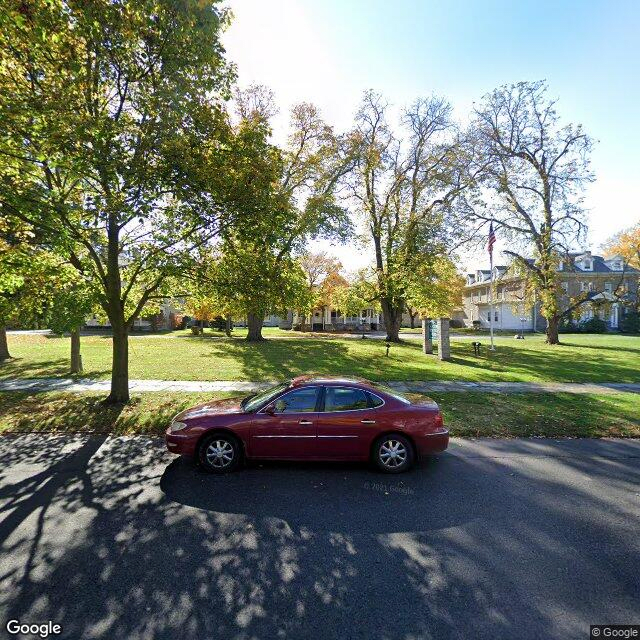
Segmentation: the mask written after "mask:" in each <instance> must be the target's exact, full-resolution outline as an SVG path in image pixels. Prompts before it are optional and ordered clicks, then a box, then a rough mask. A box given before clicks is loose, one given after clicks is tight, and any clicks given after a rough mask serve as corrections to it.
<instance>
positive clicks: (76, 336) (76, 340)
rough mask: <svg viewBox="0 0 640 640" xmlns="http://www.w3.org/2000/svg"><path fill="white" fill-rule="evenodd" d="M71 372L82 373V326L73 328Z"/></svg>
mask: <svg viewBox="0 0 640 640" xmlns="http://www.w3.org/2000/svg"><path fill="white" fill-rule="evenodd" d="M71 373H82V355H81V354H80V328H79V327H76V328H75V329H72V330H71Z"/></svg>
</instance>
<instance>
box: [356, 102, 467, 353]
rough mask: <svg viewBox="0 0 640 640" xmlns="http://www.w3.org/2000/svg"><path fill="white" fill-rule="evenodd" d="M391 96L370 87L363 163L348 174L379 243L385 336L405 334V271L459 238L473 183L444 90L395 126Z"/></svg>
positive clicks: (362, 125) (360, 143) (360, 133)
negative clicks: (461, 209) (460, 215)
mask: <svg viewBox="0 0 640 640" xmlns="http://www.w3.org/2000/svg"><path fill="white" fill-rule="evenodd" d="M388 110H389V107H388V104H387V103H386V102H385V101H384V99H383V98H382V97H381V96H380V95H378V94H376V93H374V92H372V91H369V92H367V93H366V94H365V96H364V99H363V101H362V105H361V107H360V110H359V111H358V113H357V116H356V127H355V129H354V131H353V132H352V135H351V138H350V139H351V142H352V144H353V145H354V148H355V150H356V156H357V164H356V166H355V169H354V171H353V172H352V173H351V175H350V179H349V181H348V184H349V187H350V190H351V196H352V198H353V199H354V201H355V205H356V207H357V209H358V210H359V211H360V212H361V213H362V214H363V216H364V219H365V222H366V227H367V230H368V233H369V236H370V239H371V242H372V243H373V248H374V253H375V269H376V280H377V299H378V301H379V303H380V305H381V307H382V313H383V316H384V322H385V328H386V332H387V340H391V341H396V342H397V341H399V331H400V324H401V321H402V313H403V311H404V309H405V306H406V304H407V285H408V281H407V279H406V277H405V276H406V274H407V273H408V271H409V267H410V266H411V265H415V264H416V262H418V263H423V264H431V263H432V261H433V258H434V256H438V255H445V254H446V253H447V252H448V251H450V250H451V249H453V247H454V246H455V244H456V241H455V240H454V236H455V235H456V234H458V233H459V232H460V231H461V230H462V226H461V225H460V224H456V223H455V222H454V220H455V219H456V216H457V210H456V208H455V206H454V205H455V204H456V201H457V200H458V198H459V197H460V196H461V194H462V193H463V192H464V191H465V190H466V189H467V188H468V187H469V186H471V185H472V184H473V176H472V175H470V174H469V172H468V166H469V165H468V158H467V155H466V148H465V145H464V144H462V139H461V137H460V136H459V134H458V132H457V129H456V127H455V125H454V123H453V121H452V119H451V106H450V105H449V104H448V103H447V102H446V101H445V100H443V99H442V98H437V97H431V98H426V99H419V100H417V101H416V102H415V103H414V104H413V105H411V106H410V107H409V108H407V109H405V110H404V111H403V113H402V118H401V125H402V126H401V128H400V133H399V134H396V133H395V132H394V130H393V129H392V128H391V127H390V125H389V123H388V120H387V114H388Z"/></svg>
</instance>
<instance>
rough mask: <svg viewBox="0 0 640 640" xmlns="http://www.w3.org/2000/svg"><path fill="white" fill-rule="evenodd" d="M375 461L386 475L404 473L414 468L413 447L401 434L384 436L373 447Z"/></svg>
mask: <svg viewBox="0 0 640 640" xmlns="http://www.w3.org/2000/svg"><path fill="white" fill-rule="evenodd" d="M373 461H374V462H375V464H376V466H377V467H378V469H380V470H381V471H384V472H385V473H402V472H403V471H407V469H410V468H411V467H412V466H413V463H414V461H415V454H414V452H413V446H412V445H411V442H409V440H408V439H407V438H405V437H404V436H401V435H399V434H395V433H394V434H391V435H387V436H382V438H379V439H378V440H377V441H376V443H375V445H374V447H373Z"/></svg>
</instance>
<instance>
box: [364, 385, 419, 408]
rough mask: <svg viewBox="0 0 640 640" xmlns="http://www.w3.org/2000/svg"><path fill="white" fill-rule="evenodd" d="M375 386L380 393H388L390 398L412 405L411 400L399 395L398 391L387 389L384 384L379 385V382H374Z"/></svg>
mask: <svg viewBox="0 0 640 640" xmlns="http://www.w3.org/2000/svg"><path fill="white" fill-rule="evenodd" d="M373 386H374V387H375V388H376V389H380V391H384V393H386V394H387V395H388V396H391V397H392V398H395V399H396V400H400V402H404V403H405V404H411V400H409V398H405V397H404V396H403V395H401V394H399V393H398V392H397V391H395V390H394V389H392V388H391V387H387V386H385V385H383V384H378V383H377V382H374V383H373Z"/></svg>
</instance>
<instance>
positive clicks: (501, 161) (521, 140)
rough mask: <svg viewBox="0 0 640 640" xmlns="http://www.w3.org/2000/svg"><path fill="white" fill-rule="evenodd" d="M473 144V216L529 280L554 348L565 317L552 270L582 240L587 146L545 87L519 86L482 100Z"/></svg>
mask: <svg viewBox="0 0 640 640" xmlns="http://www.w3.org/2000/svg"><path fill="white" fill-rule="evenodd" d="M473 130H474V134H475V136H474V143H475V145H476V150H477V152H478V163H479V165H480V166H481V168H482V171H483V175H484V186H485V188H486V192H485V193H486V196H487V197H486V200H485V206H484V207H477V208H476V217H477V218H479V219H480V220H483V221H485V222H487V223H488V222H489V221H491V220H493V221H494V225H495V227H496V229H497V231H498V233H499V234H501V235H502V237H503V238H504V239H506V240H507V241H508V245H509V248H508V249H507V250H506V251H505V252H504V253H505V254H506V255H508V256H510V258H511V259H512V260H513V261H514V262H515V263H516V264H517V266H518V267H519V268H520V270H521V271H522V272H524V273H526V274H527V275H528V279H529V281H530V282H531V283H532V285H533V286H534V288H535V290H536V295H537V299H538V301H539V303H540V311H541V313H542V315H543V316H544V318H546V321H547V342H548V343H549V344H558V342H559V338H558V327H559V323H560V320H561V318H562V316H563V314H565V313H566V312H567V310H566V309H563V308H562V307H561V304H560V297H561V291H560V287H559V280H558V272H557V266H558V263H559V261H560V260H561V259H562V256H563V255H565V254H566V253H567V252H568V251H569V250H570V249H571V247H572V246H573V245H574V244H575V243H576V242H577V241H578V240H580V239H581V238H582V237H583V235H584V233H585V230H586V229H585V223H584V210H583V207H582V193H583V189H584V186H585V184H586V183H588V182H590V181H591V180H592V179H593V176H592V173H591V171H590V169H589V154H590V151H591V147H592V141H591V139H590V138H589V136H587V134H586V133H585V132H584V131H583V129H582V127H581V126H580V125H573V124H568V125H562V124H561V123H560V118H559V116H558V114H557V112H556V101H555V100H551V99H549V98H548V97H547V87H546V85H545V83H544V82H520V83H518V84H515V85H510V86H503V87H500V88H498V89H496V90H495V91H493V92H492V93H490V94H488V95H486V96H485V97H484V99H483V101H482V103H481V104H480V105H478V106H477V107H476V109H475V121H474V126H473Z"/></svg>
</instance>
